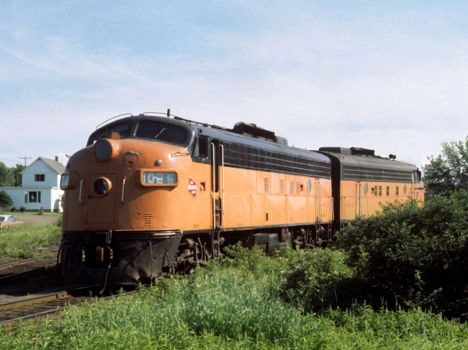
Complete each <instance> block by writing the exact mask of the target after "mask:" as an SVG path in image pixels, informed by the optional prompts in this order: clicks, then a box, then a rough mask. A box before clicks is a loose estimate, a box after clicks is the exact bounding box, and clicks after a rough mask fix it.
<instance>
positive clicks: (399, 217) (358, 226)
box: [336, 191, 468, 319]
mask: <svg viewBox="0 0 468 350" xmlns="http://www.w3.org/2000/svg"><path fill="white" fill-rule="evenodd" d="M467 199H468V192H467V191H459V192H456V193H454V194H453V195H452V196H450V197H441V196H436V197H434V198H433V199H432V200H430V201H428V202H426V205H425V207H424V208H419V207H417V206H416V205H415V204H414V203H409V204H406V205H403V206H392V205H391V206H388V207H386V208H384V210H383V213H382V215H379V216H375V217H372V218H368V219H362V220H357V221H356V222H355V223H353V224H351V225H350V226H349V227H347V229H345V231H344V232H343V234H342V235H341V236H340V237H339V238H338V240H337V242H336V244H337V246H338V247H340V248H342V249H344V250H346V251H348V252H349V255H350V258H349V264H350V266H351V267H352V268H354V269H355V271H356V275H355V277H354V279H353V282H354V283H353V284H354V286H355V288H356V291H355V295H354V296H353V297H354V299H356V300H360V301H367V302H368V303H370V304H372V305H374V306H376V307H379V306H382V303H383V304H384V305H385V306H387V307H391V308H396V307H404V308H414V307H421V308H424V309H427V310H432V311H434V312H441V313H443V314H444V315H446V316H448V317H459V318H462V319H465V318H467V316H468V315H467V314H466V310H468V282H467V281H468V280H467V278H466V276H468V222H467V220H466V218H467V217H468V201H467Z"/></svg>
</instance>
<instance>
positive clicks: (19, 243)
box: [0, 224, 61, 259]
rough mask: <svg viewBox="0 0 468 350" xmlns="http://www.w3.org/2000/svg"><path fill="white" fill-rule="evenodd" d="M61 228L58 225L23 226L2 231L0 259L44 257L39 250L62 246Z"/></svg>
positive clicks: (0, 232) (0, 234)
mask: <svg viewBox="0 0 468 350" xmlns="http://www.w3.org/2000/svg"><path fill="white" fill-rule="evenodd" d="M60 234H61V228H60V227H59V226H58V225H56V224H48V225H39V224H21V225H15V226H10V227H8V228H6V229H2V230H1V231H0V257H2V258H3V259H5V258H12V259H26V258H32V257H37V256H40V255H43V253H41V252H39V251H38V248H47V247H50V246H57V245H59V244H60Z"/></svg>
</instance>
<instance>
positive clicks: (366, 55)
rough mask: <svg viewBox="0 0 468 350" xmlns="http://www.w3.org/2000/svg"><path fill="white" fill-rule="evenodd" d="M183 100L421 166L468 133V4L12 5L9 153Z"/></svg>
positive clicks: (30, 155)
mask: <svg viewBox="0 0 468 350" xmlns="http://www.w3.org/2000/svg"><path fill="white" fill-rule="evenodd" d="M167 108H170V109H171V112H172V113H173V114H175V115H178V116H181V117H186V118H189V119H192V120H197V121H201V122H207V123H211V124H216V125H220V126H224V127H232V126H233V125H234V124H235V123H236V122H238V121H244V122H250V123H255V124H257V125H258V126H260V127H263V128H265V129H269V130H272V131H274V132H275V133H276V134H277V135H280V136H283V137H286V138H287V139H288V142H289V144H290V145H293V146H296V147H301V148H307V149H318V148H319V147H321V146H341V147H352V146H354V147H364V148H370V149H374V150H375V152H376V154H379V155H382V156H388V155H389V154H396V155H397V160H402V161H407V162H410V163H413V164H416V165H418V166H420V167H421V166H423V165H424V164H427V163H428V159H429V157H431V156H437V155H439V154H440V153H441V150H442V146H441V145H442V143H443V142H451V141H462V140H465V138H466V137H467V136H468V1H455V0H444V1H431V0H426V1H422V0H421V1H419V0H411V1H408V0H404V1H403V0H402V1H399V0H395V1H390V0H388V1H385V0H382V1H361V0H354V1H345V0H343V1H335V0H324V1H313V0H308V1H307V0H303V1H302V0H288V1H284V0H282V1H276V0H272V1H266V0H265V1H264V0H258V1H251V0H250V1H249V0H245V1H244V0H231V1H221V0H220V1H215V0H213V1H210V0H206V1H204V0H186V1H177V0H176V1H167V0H165V1H163V0H154V1H149V0H139V1H119V0H112V1H110V0H101V1H95V0H79V1H66V0H65V1H56V0H41V1H35V0H11V1H10V0H0V122H1V133H0V162H3V163H4V164H5V165H7V166H9V167H13V166H15V165H16V164H25V162H26V164H29V163H30V162H32V161H33V160H34V159H36V158H37V157H47V158H54V157H56V156H57V157H59V160H60V161H61V162H62V163H64V164H65V163H66V162H67V156H69V155H71V154H73V153H74V152H76V151H78V150H79V149H80V148H82V147H84V145H85V143H86V140H87V137H88V135H89V134H90V133H91V132H92V131H94V130H95V129H96V126H97V125H98V124H100V123H101V122H103V121H104V120H106V119H108V118H110V117H112V116H116V115H119V114H122V113H132V114H140V113H144V112H165V111H166V109H167Z"/></svg>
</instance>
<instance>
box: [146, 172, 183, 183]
mask: <svg viewBox="0 0 468 350" xmlns="http://www.w3.org/2000/svg"><path fill="white" fill-rule="evenodd" d="M140 180H141V184H142V185H143V186H176V185H177V173H176V172H175V171H151V170H142V171H141V176H140Z"/></svg>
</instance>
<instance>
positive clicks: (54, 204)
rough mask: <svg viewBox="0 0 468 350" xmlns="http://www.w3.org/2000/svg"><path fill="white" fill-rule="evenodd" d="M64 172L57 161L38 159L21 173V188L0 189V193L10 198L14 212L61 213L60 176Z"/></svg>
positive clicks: (61, 165)
mask: <svg viewBox="0 0 468 350" xmlns="http://www.w3.org/2000/svg"><path fill="white" fill-rule="evenodd" d="M64 171H65V167H64V166H63V164H61V163H59V162H58V159H55V160H53V159H48V158H44V157H39V158H37V159H36V160H35V161H34V162H32V163H31V164H30V165H29V166H28V167H26V168H25V169H24V170H23V172H22V173H21V177H22V182H21V183H22V186H21V187H0V191H4V192H5V193H7V194H8V195H9V196H10V198H11V199H12V201H13V205H12V207H14V208H15V209H16V210H19V209H20V208H24V209H25V210H27V211H39V210H44V211H59V212H61V211H62V209H63V208H62V205H61V202H62V196H63V190H61V189H60V176H61V174H62V173H63V172H64Z"/></svg>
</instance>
